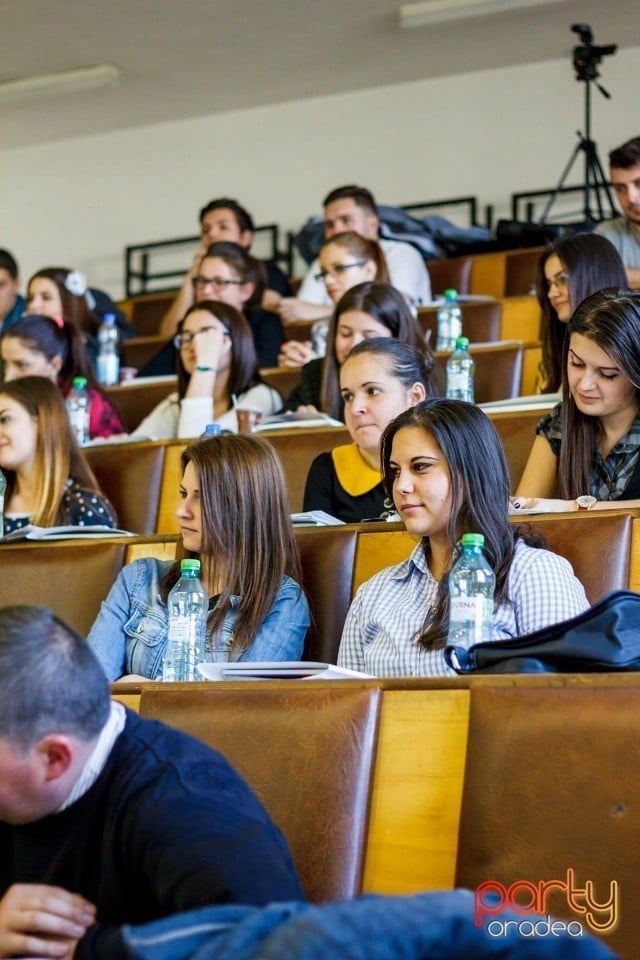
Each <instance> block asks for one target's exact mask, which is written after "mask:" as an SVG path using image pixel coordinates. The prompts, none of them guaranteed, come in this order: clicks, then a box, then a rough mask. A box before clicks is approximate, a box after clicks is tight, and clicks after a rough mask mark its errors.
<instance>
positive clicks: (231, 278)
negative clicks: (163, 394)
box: [138, 241, 284, 377]
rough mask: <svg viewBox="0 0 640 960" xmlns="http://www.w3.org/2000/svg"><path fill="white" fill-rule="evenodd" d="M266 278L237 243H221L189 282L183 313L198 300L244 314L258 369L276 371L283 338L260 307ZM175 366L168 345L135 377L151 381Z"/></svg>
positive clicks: (168, 329) (169, 328)
mask: <svg viewBox="0 0 640 960" xmlns="http://www.w3.org/2000/svg"><path fill="white" fill-rule="evenodd" d="M265 278H266V274H265V269H264V264H263V263H261V261H260V260H256V258H255V257H252V256H251V254H250V253H248V252H247V251H246V250H245V249H243V247H241V246H240V245H239V244H237V243H230V242H228V241H220V242H218V243H213V244H212V245H211V246H210V247H209V249H208V250H207V252H206V254H205V256H204V257H203V258H202V260H201V261H200V264H199V266H198V269H197V271H195V272H194V274H193V276H190V277H189V278H188V283H189V287H190V295H189V297H188V298H183V299H186V300H187V303H186V305H185V312H186V310H187V308H188V307H191V306H193V305H194V304H195V303H198V302H199V301H201V300H216V301H218V302H219V303H227V304H229V306H231V307H234V308H235V309H236V310H238V311H239V312H240V313H242V314H244V316H245V318H246V320H247V323H248V324H249V329H250V332H251V335H252V337H253V343H254V346H255V351H256V355H257V358H258V366H259V367H275V366H276V365H277V363H278V353H279V351H280V345H281V344H282V341H283V339H284V335H283V333H282V323H281V322H280V317H279V316H278V315H277V314H276V313H272V312H271V311H269V310H263V308H262V307H261V306H260V300H261V299H262V295H263V293H264V290H265ZM176 330H177V325H176V324H175V323H172V324H170V325H166V324H164V322H163V325H162V327H161V332H162V333H166V334H167V336H170V335H171V334H172V333H175V331H176ZM175 363H176V358H175V353H174V350H173V346H172V342H171V341H169V342H168V343H167V344H165V346H164V347H162V349H161V350H160V351H159V352H158V353H157V354H156V355H155V357H153V358H152V359H151V360H150V361H149V363H147V364H146V366H145V367H143V369H142V370H141V371H140V373H139V374H138V376H140V377H154V376H160V375H163V374H170V373H173V370H174V367H175Z"/></svg>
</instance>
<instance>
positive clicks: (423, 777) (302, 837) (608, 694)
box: [113, 674, 640, 960]
mask: <svg viewBox="0 0 640 960" xmlns="http://www.w3.org/2000/svg"><path fill="white" fill-rule="evenodd" d="M113 693H114V696H117V697H119V698H121V699H122V700H124V702H126V703H127V704H128V705H129V706H133V707H134V708H138V709H139V710H140V712H141V713H142V714H143V715H144V716H147V717H153V718H155V719H160V720H162V721H164V722H166V723H169V724H171V725H173V726H175V727H178V728H180V729H183V730H185V731H187V732H189V733H191V734H192V735H194V736H197V737H199V738H200V739H201V740H203V741H204V742H206V743H208V744H210V745H211V746H213V747H214V748H216V749H219V750H220V751H221V752H222V753H223V754H224V755H225V756H226V757H227V758H228V759H229V760H230V761H231V762H232V763H233V764H234V765H235V766H236V767H237V768H238V770H239V771H240V772H241V773H242V775H243V776H244V777H245V778H246V779H247V781H248V782H249V784H250V785H251V786H252V787H253V788H254V789H255V790H256V792H257V793H258V795H259V796H260V797H261V799H262V801H263V802H264V804H265V806H266V807H267V809H268V810H269V812H270V813H271V815H272V816H273V818H274V820H275V821H276V823H278V825H279V826H280V828H281V829H282V831H283V833H284V834H285V837H286V838H287V841H288V843H289V846H290V848H291V851H292V855H293V858H294V861H295V863H296V865H297V868H298V870H299V873H300V877H301V880H302V883H303V885H304V887H305V889H306V891H307V894H308V896H309V897H310V899H312V900H314V901H324V900H328V899H334V898H340V897H348V896H353V895H355V894H357V893H358V892H359V891H360V889H364V891H365V892H374V893H385V894H401V893H402V894H406V893H412V892H416V891H421V890H429V889H452V888H453V887H467V888H469V889H471V890H475V889H476V888H477V887H478V886H479V884H481V883H483V882H485V881H497V882H500V883H502V884H503V885H504V886H505V887H509V886H510V885H511V884H515V883H521V882H525V883H526V882H527V881H528V882H529V883H530V884H532V885H535V887H536V888H538V885H539V884H544V883H546V884H548V886H549V887H550V890H549V891H548V892H547V893H546V897H547V899H546V901H545V903H544V908H543V909H542V911H541V912H542V914H543V916H545V917H546V914H547V913H550V914H552V915H555V916H559V917H562V918H564V919H565V920H566V921H569V920H572V921H581V922H582V923H583V924H584V925H585V927H584V928H585V930H588V929H589V928H588V926H587V925H586V922H585V920H586V918H585V916H584V914H583V913H582V914H581V913H578V912H577V911H578V910H579V908H580V906H581V905H582V900H581V897H580V894H578V897H577V900H576V899H574V904H575V903H576V902H577V903H578V907H577V909H576V908H575V907H574V906H573V905H572V904H571V903H570V902H569V897H568V896H567V892H566V887H565V889H562V887H561V885H562V884H565V885H566V883H567V879H568V871H569V870H571V871H573V875H574V877H575V880H574V883H573V886H574V890H575V889H577V890H584V889H585V888H588V887H589V886H590V887H591V898H592V902H597V903H598V904H600V905H601V907H600V909H598V910H597V911H595V919H596V920H597V921H599V922H600V923H601V924H602V925H603V926H604V925H605V923H606V922H607V921H609V924H610V926H612V927H613V929H612V930H608V931H607V933H606V937H605V939H606V942H607V943H608V945H609V946H610V947H611V949H612V950H614V951H616V953H617V954H618V955H620V957H621V958H623V960H632V958H633V960H635V957H636V956H637V944H638V942H640V915H639V914H638V912H637V911H635V910H634V909H633V904H634V903H635V902H637V900H638V898H639V896H640V887H639V884H638V871H637V862H636V861H637V856H636V850H637V846H638V842H639V841H640V815H639V813H638V808H637V804H636V802H635V798H636V796H637V794H638V790H639V789H640V772H639V771H640V763H639V762H638V761H639V759H640V758H639V756H638V743H639V742H640V680H639V677H638V674H625V675H619V674H615V675H613V674H608V675H597V674H596V675H594V674H589V675H564V676H560V675H552V676H535V677H531V676H502V677H490V676H485V677H482V676H479V677H456V678H451V679H445V678H426V679H423V680H414V679H412V680H406V681H403V680H397V679H393V680H386V681H338V682H334V683H330V682H324V683H323V682H318V681H288V682H283V681H270V682H254V683H250V684H247V683H246V682H245V683H244V684H240V683H217V684H216V683H210V684H204V683H203V684H192V685H187V684H170V685H169V684H168V685H163V684H144V685H140V686H139V687H136V688H133V687H132V686H131V685H130V687H129V691H128V692H127V691H126V690H125V687H124V685H116V686H115V687H114V688H113ZM292 774H293V775H292ZM553 881H556V883H555V884H554V883H553ZM554 887H555V889H554ZM612 892H613V897H612ZM522 896H523V893H522V891H521V893H520V897H522ZM610 898H612V902H611V904H610V906H609V908H608V909H606V908H605V906H604V905H606V903H607V901H608V900H609V899H610ZM519 901H520V902H522V901H521V900H520V898H519ZM495 919H498V920H499V919H500V916H499V914H498V915H497V916H496V917H495ZM540 919H542V917H540Z"/></svg>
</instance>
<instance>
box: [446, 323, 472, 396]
mask: <svg viewBox="0 0 640 960" xmlns="http://www.w3.org/2000/svg"><path fill="white" fill-rule="evenodd" d="M468 346H469V341H468V340H467V338H466V337H458V339H457V340H456V344H455V350H454V351H453V353H452V354H451V356H450V357H449V359H448V360H447V389H446V395H447V397H448V398H449V399H450V400H466V401H467V403H473V371H474V369H475V363H474V362H473V357H472V356H471V354H470V353H469V351H468V350H467V347H468Z"/></svg>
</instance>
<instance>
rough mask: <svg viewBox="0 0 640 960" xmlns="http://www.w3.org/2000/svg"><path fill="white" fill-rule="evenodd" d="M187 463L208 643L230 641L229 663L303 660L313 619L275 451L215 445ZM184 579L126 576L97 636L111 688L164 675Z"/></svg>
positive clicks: (149, 563)
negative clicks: (128, 677) (173, 596)
mask: <svg viewBox="0 0 640 960" xmlns="http://www.w3.org/2000/svg"><path fill="white" fill-rule="evenodd" d="M180 463H181V468H182V474H183V475H182V483H181V486H180V505H179V507H178V510H177V511H176V515H177V517H178V521H179V523H180V531H181V534H182V543H183V545H184V548H185V550H186V551H187V552H188V555H189V556H196V557H199V558H200V562H201V565H202V566H201V580H202V583H203V586H204V588H205V590H207V592H208V594H209V596H210V597H211V598H212V599H211V602H210V613H209V621H208V628H207V634H208V636H209V638H211V637H212V636H213V635H214V634H215V635H216V637H217V639H218V640H219V638H220V637H222V638H224V639H225V640H226V641H227V643H228V651H229V653H228V659H229V660H299V659H300V658H301V655H302V649H303V645H304V638H305V634H306V632H307V627H308V626H309V611H308V607H307V601H306V598H305V595H304V593H303V591H302V588H301V587H300V586H299V583H300V580H301V574H300V563H299V558H298V548H297V546H296V542H295V539H294V536H293V528H292V526H291V519H290V516H289V504H288V500H287V491H286V486H285V480H284V474H283V472H282V466H281V464H280V461H279V460H278V456H277V454H276V452H275V450H274V449H273V447H272V446H271V445H270V444H269V443H267V441H266V440H263V439H262V438H260V437H253V436H237V437H233V436H232V437H225V436H218V437H209V438H207V439H205V440H199V441H197V442H196V443H193V444H191V446H189V447H187V449H186V450H185V451H184V452H183V454H182V457H181V460H180ZM179 576H180V564H179V563H177V562H172V561H161V560H153V559H146V560H136V561H135V562H134V563H132V564H129V566H127V567H125V568H124V570H123V571H122V572H121V573H120V575H119V576H118V579H117V580H116V582H115V584H114V586H113V587H112V589H111V591H110V593H109V596H108V597H107V599H106V600H105V601H104V603H103V604H102V609H101V611H100V614H99V615H98V619H97V620H96V622H95V623H94V625H93V627H92V628H91V632H90V634H89V645H90V646H91V647H92V649H93V651H94V653H95V654H96V656H97V657H98V660H99V661H100V663H101V664H102V666H103V668H104V671H105V673H106V674H107V677H108V678H109V679H110V680H117V679H118V677H120V676H122V674H123V673H125V674H131V673H134V674H138V675H141V676H144V677H150V678H151V679H152V680H153V679H156V678H158V677H159V676H160V675H161V672H162V657H163V655H164V651H165V648H166V645H167V629H168V615H167V606H166V603H167V596H168V594H169V591H170V590H171V588H172V587H173V586H174V584H175V583H176V582H177V580H178V578H179ZM217 645H218V646H219V643H217Z"/></svg>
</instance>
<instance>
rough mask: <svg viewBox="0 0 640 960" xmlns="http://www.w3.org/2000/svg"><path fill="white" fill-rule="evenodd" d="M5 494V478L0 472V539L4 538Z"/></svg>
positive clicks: (0, 471)
mask: <svg viewBox="0 0 640 960" xmlns="http://www.w3.org/2000/svg"><path fill="white" fill-rule="evenodd" d="M6 492H7V478H6V477H5V475H4V473H3V472H2V470H0V537H4V495H5V493H6Z"/></svg>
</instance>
